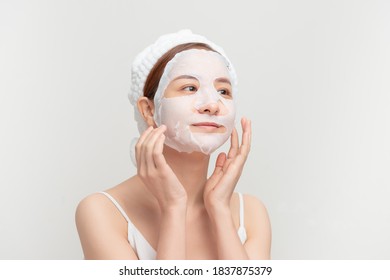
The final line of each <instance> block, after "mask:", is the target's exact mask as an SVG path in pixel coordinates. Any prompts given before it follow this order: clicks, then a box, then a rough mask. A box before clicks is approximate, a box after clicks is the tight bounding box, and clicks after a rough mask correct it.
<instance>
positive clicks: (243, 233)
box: [237, 193, 247, 244]
mask: <svg viewBox="0 0 390 280" xmlns="http://www.w3.org/2000/svg"><path fill="white" fill-rule="evenodd" d="M238 198H239V200H240V225H239V228H238V232H237V233H238V237H239V238H240V240H241V243H242V244H244V243H245V241H246V239H247V234H246V229H245V221H244V198H243V195H242V193H238Z"/></svg>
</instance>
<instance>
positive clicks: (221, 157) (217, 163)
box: [210, 153, 226, 180]
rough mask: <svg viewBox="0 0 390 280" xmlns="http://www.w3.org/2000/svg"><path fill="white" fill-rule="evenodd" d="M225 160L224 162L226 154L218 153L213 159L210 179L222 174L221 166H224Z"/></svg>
mask: <svg viewBox="0 0 390 280" xmlns="http://www.w3.org/2000/svg"><path fill="white" fill-rule="evenodd" d="M225 162H226V154H225V153H220V154H219V155H218V157H217V160H216V161H215V168H214V172H213V174H212V175H211V177H210V179H211V180H213V179H215V178H216V177H219V176H220V175H221V174H223V166H224V164H225Z"/></svg>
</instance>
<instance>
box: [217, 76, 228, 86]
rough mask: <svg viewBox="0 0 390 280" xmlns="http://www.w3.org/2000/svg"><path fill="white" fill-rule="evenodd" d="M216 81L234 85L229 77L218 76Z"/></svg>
mask: <svg viewBox="0 0 390 280" xmlns="http://www.w3.org/2000/svg"><path fill="white" fill-rule="evenodd" d="M215 81H216V82H220V83H227V84H229V85H232V83H231V82H230V80H229V79H227V78H218V79H215Z"/></svg>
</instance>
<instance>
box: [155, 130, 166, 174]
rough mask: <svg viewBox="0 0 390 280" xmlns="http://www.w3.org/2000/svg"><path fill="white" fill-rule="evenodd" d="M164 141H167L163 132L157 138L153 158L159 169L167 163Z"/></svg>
mask: <svg viewBox="0 0 390 280" xmlns="http://www.w3.org/2000/svg"><path fill="white" fill-rule="evenodd" d="M164 141H165V135H164V134H161V135H160V136H159V137H158V139H157V140H156V144H155V145H154V150H153V160H154V163H155V165H156V168H157V169H160V168H162V167H164V166H165V165H166V164H167V162H166V160H165V157H164V155H163V150H164Z"/></svg>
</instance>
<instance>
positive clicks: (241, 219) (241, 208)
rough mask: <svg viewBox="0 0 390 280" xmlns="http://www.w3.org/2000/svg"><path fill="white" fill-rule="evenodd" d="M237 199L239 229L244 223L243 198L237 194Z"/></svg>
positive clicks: (240, 194)
mask: <svg viewBox="0 0 390 280" xmlns="http://www.w3.org/2000/svg"><path fill="white" fill-rule="evenodd" d="M238 198H239V199H240V227H245V223H244V222H245V221H244V198H243V196H242V193H240V192H239V193H238Z"/></svg>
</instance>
